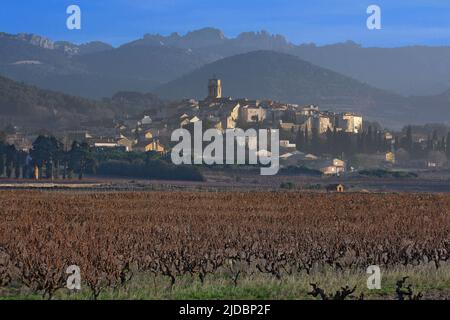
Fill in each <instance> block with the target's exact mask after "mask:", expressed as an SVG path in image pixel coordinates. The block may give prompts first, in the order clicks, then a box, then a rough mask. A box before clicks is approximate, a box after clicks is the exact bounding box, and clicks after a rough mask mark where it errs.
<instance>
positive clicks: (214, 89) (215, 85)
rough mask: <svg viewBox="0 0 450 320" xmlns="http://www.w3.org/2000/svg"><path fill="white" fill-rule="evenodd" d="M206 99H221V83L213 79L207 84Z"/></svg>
mask: <svg viewBox="0 0 450 320" xmlns="http://www.w3.org/2000/svg"><path fill="white" fill-rule="evenodd" d="M208 98H212V99H218V98H222V81H221V80H220V79H217V78H214V79H210V80H209V82H208Z"/></svg>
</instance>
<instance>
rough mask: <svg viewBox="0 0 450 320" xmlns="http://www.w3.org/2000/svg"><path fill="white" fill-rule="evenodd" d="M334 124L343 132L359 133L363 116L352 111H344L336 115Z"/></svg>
mask: <svg viewBox="0 0 450 320" xmlns="http://www.w3.org/2000/svg"><path fill="white" fill-rule="evenodd" d="M336 125H337V127H339V128H341V129H342V130H343V131H345V132H348V133H359V132H361V131H362V129H363V118H362V116H359V115H356V114H353V113H349V112H344V113H341V114H338V115H337V119H336Z"/></svg>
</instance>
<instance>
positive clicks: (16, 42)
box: [0, 28, 450, 125]
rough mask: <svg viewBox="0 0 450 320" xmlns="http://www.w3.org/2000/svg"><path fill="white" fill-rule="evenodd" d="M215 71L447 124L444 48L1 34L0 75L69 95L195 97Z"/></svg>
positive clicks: (253, 91)
mask: <svg viewBox="0 0 450 320" xmlns="http://www.w3.org/2000/svg"><path fill="white" fill-rule="evenodd" d="M268 51H271V52H268ZM214 73H216V74H217V75H218V76H220V77H222V78H223V80H224V90H225V92H226V93H227V94H229V95H232V96H236V97H251V98H270V99H277V100H282V101H284V102H292V103H314V104H318V105H320V106H321V107H322V109H324V108H326V109H327V108H330V109H334V110H349V111H355V112H361V113H363V114H367V115H369V116H370V117H371V118H374V119H378V120H380V121H382V122H383V123H388V122H389V123H392V124H393V125H398V124H399V123H408V122H425V121H440V122H449V121H450V117H447V115H448V114H449V113H450V112H449V111H447V109H450V105H449V99H448V96H449V94H448V92H446V91H447V90H449V89H450V46H448V47H425V46H415V47H403V48H363V47H361V46H359V45H357V44H355V43H353V42H347V43H341V44H335V45H328V46H316V45H314V44H304V45H294V44H292V43H290V42H288V41H287V40H286V39H285V38H284V37H283V36H281V35H271V34H269V33H268V32H264V31H262V32H245V33H242V34H240V35H238V36H237V37H236V38H227V37H226V36H225V35H224V34H223V33H222V32H221V31H220V30H218V29H214V28H204V29H201V30H197V31H193V32H189V33H188V34H186V35H179V34H177V33H173V34H171V35H169V36H162V35H151V34H147V35H145V36H144V37H143V38H142V39H138V40H135V41H132V42H129V43H126V44H124V45H122V46H120V47H117V48H114V47H112V46H110V45H108V44H106V43H102V42H91V43H87V44H82V45H76V44H72V43H69V42H64V41H59V42H53V41H51V40H50V39H47V38H45V37H41V36H38V35H33V34H18V35H10V34H5V33H0V75H3V76H6V77H8V78H11V79H14V80H17V81H24V82H25V83H28V84H33V85H37V86H39V87H41V88H44V89H50V90H54V91H60V92H64V93H67V94H70V95H76V96H83V97H87V98H103V97H111V96H113V95H114V94H115V93H116V92H119V91H137V92H142V93H145V92H156V93H158V94H160V95H162V96H163V97H166V98H177V97H191V96H194V97H202V96H204V94H205V90H204V86H205V82H206V81H207V79H208V78H209V77H211V76H212V74H214ZM442 92H446V93H442ZM410 95H411V97H407V96H410ZM436 110H440V111H441V116H437V115H436V114H435V111H436ZM447 119H448V120H447Z"/></svg>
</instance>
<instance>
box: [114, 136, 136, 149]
mask: <svg viewBox="0 0 450 320" xmlns="http://www.w3.org/2000/svg"><path fill="white" fill-rule="evenodd" d="M117 145H119V146H122V147H124V148H125V151H126V152H130V151H133V145H134V142H133V140H131V139H128V138H127V137H125V136H123V135H120V137H119V138H118V139H117Z"/></svg>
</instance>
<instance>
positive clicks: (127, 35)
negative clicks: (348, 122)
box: [0, 0, 450, 47]
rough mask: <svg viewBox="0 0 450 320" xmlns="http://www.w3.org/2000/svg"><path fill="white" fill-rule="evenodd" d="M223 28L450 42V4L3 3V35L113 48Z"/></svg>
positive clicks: (251, 0) (372, 41)
mask: <svg viewBox="0 0 450 320" xmlns="http://www.w3.org/2000/svg"><path fill="white" fill-rule="evenodd" d="M71 4H77V5H79V6H80V7H81V10H82V29H81V30H72V31H69V30H67V28H66V19H67V17H68V15H67V14H66V8H67V7H68V6H69V5H71ZM371 4H377V5H379V6H380V7H381V9H382V30H375V31H369V30H368V29H367V28H366V19H367V17H368V15H367V14H366V9H367V7H368V6H369V5H371ZM207 26H211V27H217V28H220V29H222V30H223V31H224V32H225V34H226V35H227V36H229V37H231V36H235V35H237V34H239V33H240V32H243V31H258V30H267V31H269V32H271V33H280V34H283V35H285V36H286V37H287V38H288V40H290V41H291V42H294V43H297V44H298V43H305V42H315V43H317V44H327V43H335V42H342V41H346V40H353V41H356V42H359V43H361V44H363V45H364V46H389V47H392V46H403V45H411V44H427V45H441V44H446V45H448V44H450V0H382V1H381V0H371V1H367V0H311V1H310V0H222V1H217V0H214V1H211V0H1V2H0V31H3V32H8V33H18V32H30V33H37V34H41V35H45V36H48V37H50V38H52V39H54V40H63V39H64V40H69V41H73V42H77V43H79V42H85V41H90V40H102V41H106V42H109V43H111V44H113V45H119V44H121V43H124V42H127V41H129V40H133V39H136V38H140V37H141V36H142V35H143V34H145V33H160V34H164V35H166V34H169V33H171V32H178V33H180V34H184V33H186V32H187V31H190V30H194V29H198V28H202V27H207Z"/></svg>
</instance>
